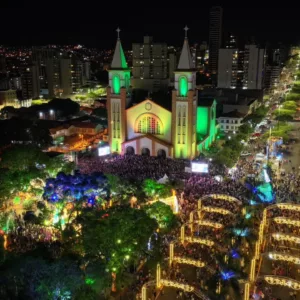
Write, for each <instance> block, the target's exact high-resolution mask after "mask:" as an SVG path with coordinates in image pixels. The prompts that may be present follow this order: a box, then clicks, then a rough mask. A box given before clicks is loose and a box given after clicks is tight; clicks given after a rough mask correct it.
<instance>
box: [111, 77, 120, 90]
mask: <svg viewBox="0 0 300 300" xmlns="http://www.w3.org/2000/svg"><path fill="white" fill-rule="evenodd" d="M112 85H113V91H114V94H120V88H121V82H120V76H119V75H117V74H114V75H113V78H112Z"/></svg>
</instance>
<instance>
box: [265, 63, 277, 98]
mask: <svg viewBox="0 0 300 300" xmlns="http://www.w3.org/2000/svg"><path fill="white" fill-rule="evenodd" d="M280 73H281V67H280V65H279V64H273V65H267V66H266V72H265V80H264V88H265V89H266V92H268V93H271V92H272V90H274V89H275V88H276V87H277V85H278V83H279V81H280Z"/></svg>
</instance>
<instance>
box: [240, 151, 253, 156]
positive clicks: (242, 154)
mask: <svg viewBox="0 0 300 300" xmlns="http://www.w3.org/2000/svg"><path fill="white" fill-rule="evenodd" d="M249 155H251V153H250V152H246V151H245V152H242V153H241V156H249Z"/></svg>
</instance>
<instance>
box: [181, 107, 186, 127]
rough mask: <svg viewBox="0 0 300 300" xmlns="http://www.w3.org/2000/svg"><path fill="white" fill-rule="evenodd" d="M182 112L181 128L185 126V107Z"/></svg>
mask: <svg viewBox="0 0 300 300" xmlns="http://www.w3.org/2000/svg"><path fill="white" fill-rule="evenodd" d="M182 110H183V112H182V126H185V121H186V107H185V106H184V107H183V108H182Z"/></svg>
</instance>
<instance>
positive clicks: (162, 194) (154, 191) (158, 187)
mask: <svg viewBox="0 0 300 300" xmlns="http://www.w3.org/2000/svg"><path fill="white" fill-rule="evenodd" d="M142 188H143V191H144V192H145V194H146V196H147V197H150V198H166V197H170V196H171V195H172V192H171V188H170V187H169V186H168V185H166V184H161V183H158V182H156V181H155V180H152V179H146V180H144V181H143V185H142Z"/></svg>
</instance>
